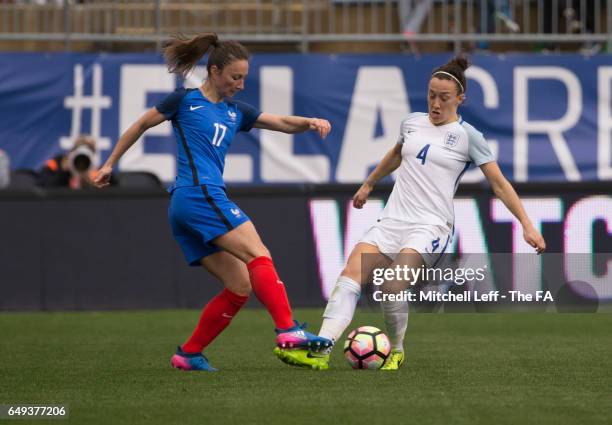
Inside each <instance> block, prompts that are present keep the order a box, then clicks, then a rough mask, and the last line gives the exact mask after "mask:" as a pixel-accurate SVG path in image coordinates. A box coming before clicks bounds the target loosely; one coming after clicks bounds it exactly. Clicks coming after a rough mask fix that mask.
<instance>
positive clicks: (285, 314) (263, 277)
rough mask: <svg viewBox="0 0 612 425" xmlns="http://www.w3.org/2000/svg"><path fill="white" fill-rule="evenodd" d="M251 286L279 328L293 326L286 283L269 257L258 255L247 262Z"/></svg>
mask: <svg viewBox="0 0 612 425" xmlns="http://www.w3.org/2000/svg"><path fill="white" fill-rule="evenodd" d="M247 268H248V269H249V276H250V277H251V287H252V288H253V292H254V293H255V296H256V297H257V299H258V300H259V301H260V302H261V303H262V304H263V305H264V306H265V307H266V309H267V310H268V312H269V313H270V316H272V320H274V324H275V325H276V327H277V328H278V329H287V328H290V327H292V326H293V319H292V316H291V306H290V305H289V299H288V298H287V292H286V291H285V285H284V284H283V282H282V281H281V280H280V278H279V277H278V274H277V273H276V269H275V268H274V263H273V262H272V259H271V258H269V257H257V258H255V259H254V260H252V261H250V262H249V263H248V264H247Z"/></svg>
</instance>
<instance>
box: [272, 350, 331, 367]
mask: <svg viewBox="0 0 612 425" xmlns="http://www.w3.org/2000/svg"><path fill="white" fill-rule="evenodd" d="M274 354H275V355H276V357H278V358H279V359H281V361H282V362H284V363H287V364H288V365H291V366H297V367H303V368H306V369H312V370H327V369H329V354H322V353H316V352H312V351H310V350H307V349H305V348H294V349H290V350H284V349H282V348H279V347H274Z"/></svg>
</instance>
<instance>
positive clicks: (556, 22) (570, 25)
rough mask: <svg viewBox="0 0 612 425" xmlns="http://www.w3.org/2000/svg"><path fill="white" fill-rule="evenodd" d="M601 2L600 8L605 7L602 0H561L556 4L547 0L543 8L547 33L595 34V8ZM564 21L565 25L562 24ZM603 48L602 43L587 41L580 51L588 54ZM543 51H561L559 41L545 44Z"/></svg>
mask: <svg viewBox="0 0 612 425" xmlns="http://www.w3.org/2000/svg"><path fill="white" fill-rule="evenodd" d="M597 2H599V3H600V4H599V6H600V9H599V10H602V9H603V6H602V4H601V3H602V2H601V0H568V1H567V2H563V3H561V2H559V4H556V5H555V4H554V3H553V2H550V1H545V2H543V4H542V6H543V7H542V10H543V16H544V21H543V30H544V33H545V34H556V33H580V34H594V33H595V19H597V17H596V16H595V9H596V3H597ZM563 21H565V25H564V26H562V24H563ZM601 49H602V45H601V43H598V42H592V41H591V42H586V43H585V44H584V45H583V46H582V47H581V48H580V52H581V53H582V54H586V55H593V54H596V53H599V52H600V51H601ZM543 51H553V52H558V51H560V45H559V43H547V44H545V45H544V49H543Z"/></svg>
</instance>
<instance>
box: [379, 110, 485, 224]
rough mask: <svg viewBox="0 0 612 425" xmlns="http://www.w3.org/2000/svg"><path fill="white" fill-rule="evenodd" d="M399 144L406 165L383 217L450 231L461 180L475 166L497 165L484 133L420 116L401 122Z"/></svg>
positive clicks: (415, 115)
mask: <svg viewBox="0 0 612 425" xmlns="http://www.w3.org/2000/svg"><path fill="white" fill-rule="evenodd" d="M398 143H400V144H402V162H401V164H400V166H399V170H398V174H397V179H396V181H395V185H394V186H393V191H392V192H391V196H390V197H389V200H388V202H387V205H386V206H385V209H384V210H383V212H382V217H390V218H394V219H396V220H402V221H405V222H409V223H413V224H431V225H438V226H444V227H446V228H448V229H452V228H453V223H454V219H455V213H454V207H453V198H454V196H455V192H456V190H457V186H458V185H459V180H460V179H461V176H463V173H465V172H466V171H467V169H468V168H469V167H470V165H471V164H472V163H473V164H475V165H477V166H479V165H482V164H485V163H487V162H491V161H495V157H494V156H493V154H492V153H491V150H490V149H489V145H488V144H487V142H486V140H485V139H484V137H483V135H482V133H480V132H478V131H477V130H476V129H475V128H474V127H472V126H471V125H469V124H468V123H466V122H465V121H463V120H462V119H461V118H460V119H459V121H454V122H452V123H449V124H445V125H440V126H436V125H433V124H432V123H431V121H429V116H428V114H426V113H421V112H418V113H413V114H410V115H408V117H407V118H406V119H405V120H404V121H402V125H401V129H400V136H399V139H398Z"/></svg>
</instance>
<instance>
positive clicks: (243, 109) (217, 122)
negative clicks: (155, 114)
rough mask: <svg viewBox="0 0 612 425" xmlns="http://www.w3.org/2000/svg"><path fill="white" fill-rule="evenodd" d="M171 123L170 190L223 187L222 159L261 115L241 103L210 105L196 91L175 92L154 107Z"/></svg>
mask: <svg viewBox="0 0 612 425" xmlns="http://www.w3.org/2000/svg"><path fill="white" fill-rule="evenodd" d="M155 107H156V108H157V110H158V111H159V112H160V113H161V114H163V115H164V117H166V119H168V120H171V121H172V127H173V128H174V134H175V136H176V140H177V142H178V161H177V163H178V165H177V169H178V172H177V177H176V183H175V185H174V187H182V186H200V185H203V184H206V185H211V186H221V187H224V186H225V183H224V182H223V168H224V167H225V155H226V154H227V150H228V149H229V146H230V144H231V143H232V140H233V139H234V136H235V135H236V133H237V132H239V131H249V130H250V129H251V128H252V127H253V124H255V121H257V118H258V117H259V115H260V114H261V112H260V111H259V110H257V109H256V108H254V107H253V106H251V105H248V104H246V103H243V102H238V101H235V100H232V101H225V100H224V101H221V102H219V103H213V102H211V101H209V100H208V99H207V98H206V97H204V96H203V95H202V93H201V92H200V90H199V89H184V88H179V89H177V90H176V91H174V92H173V93H172V94H170V95H168V97H166V98H165V99H164V100H163V101H161V102H160V103H159V104H158V105H156V106H155Z"/></svg>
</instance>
